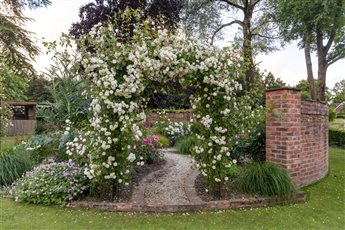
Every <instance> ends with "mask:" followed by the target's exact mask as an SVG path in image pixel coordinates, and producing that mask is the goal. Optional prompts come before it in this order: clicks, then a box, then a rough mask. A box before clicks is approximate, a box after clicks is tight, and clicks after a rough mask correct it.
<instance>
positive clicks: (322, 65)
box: [317, 56, 327, 101]
mask: <svg viewBox="0 0 345 230" xmlns="http://www.w3.org/2000/svg"><path fill="white" fill-rule="evenodd" d="M318 59H319V65H318V68H319V70H318V79H317V80H318V90H317V100H318V101H325V91H326V73H327V63H326V57H320V56H319V57H318ZM320 59H321V60H320Z"/></svg>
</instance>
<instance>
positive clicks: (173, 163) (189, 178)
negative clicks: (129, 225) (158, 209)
mask: <svg viewBox="0 0 345 230" xmlns="http://www.w3.org/2000/svg"><path fill="white" fill-rule="evenodd" d="M174 151H175V150H174V149H167V150H165V154H164V158H165V159H166V161H167V163H166V165H165V166H164V168H163V169H161V170H158V171H155V172H153V173H151V174H149V175H147V176H146V177H145V178H144V179H143V180H142V181H140V182H139V186H138V187H137V188H136V189H135V190H134V193H133V196H132V202H133V203H139V204H165V205H175V204H191V203H201V202H202V201H201V199H200V198H199V197H197V195H196V191H195V188H194V181H195V178H196V176H197V175H198V172H197V170H195V169H192V165H193V158H192V157H190V156H187V155H181V154H176V153H174Z"/></svg>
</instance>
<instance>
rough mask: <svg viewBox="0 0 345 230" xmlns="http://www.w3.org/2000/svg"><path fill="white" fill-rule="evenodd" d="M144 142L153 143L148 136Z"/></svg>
mask: <svg viewBox="0 0 345 230" xmlns="http://www.w3.org/2000/svg"><path fill="white" fill-rule="evenodd" d="M144 142H145V143H146V144H149V145H150V144H151V143H152V141H151V139H148V138H147V139H144Z"/></svg>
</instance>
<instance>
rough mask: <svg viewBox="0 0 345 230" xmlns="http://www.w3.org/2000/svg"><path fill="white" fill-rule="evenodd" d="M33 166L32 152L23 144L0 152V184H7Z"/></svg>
mask: <svg viewBox="0 0 345 230" xmlns="http://www.w3.org/2000/svg"><path fill="white" fill-rule="evenodd" d="M31 168H32V162H31V158H30V154H29V153H28V152H27V151H26V150H25V148H24V146H23V145H18V146H16V147H14V148H13V149H9V150H6V151H4V152H0V186H7V185H10V184H12V183H13V181H15V180H16V179H18V178H19V177H21V176H22V175H23V173H25V172H26V171H28V170H30V169H31Z"/></svg>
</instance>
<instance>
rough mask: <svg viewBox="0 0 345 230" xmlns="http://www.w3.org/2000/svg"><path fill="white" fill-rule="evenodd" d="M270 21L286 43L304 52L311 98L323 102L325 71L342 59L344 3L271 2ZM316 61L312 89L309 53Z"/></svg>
mask: <svg viewBox="0 0 345 230" xmlns="http://www.w3.org/2000/svg"><path fill="white" fill-rule="evenodd" d="M269 2H270V6H271V7H272V10H273V11H272V18H273V19H274V20H275V21H276V22H277V24H278V25H279V29H280V33H281V35H282V36H283V38H284V41H285V42H290V41H293V40H299V47H300V48H301V49H304V55H305V61H306V67H307V74H308V82H309V87H310V95H311V98H312V99H313V100H318V101H324V100H325V91H326V75H327V69H328V67H329V66H330V65H332V64H333V63H335V62H336V61H338V60H340V59H342V58H345V1H344V0H295V1H286V0H284V1H282V0H270V1H269ZM315 51H316V54H317V59H318V64H317V66H318V74H317V79H318V84H317V87H316V88H315V86H314V84H315V83H314V74H313V69H312V61H311V53H312V52H315Z"/></svg>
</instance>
